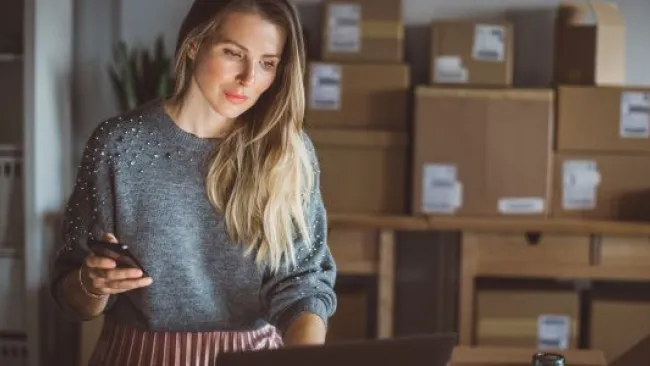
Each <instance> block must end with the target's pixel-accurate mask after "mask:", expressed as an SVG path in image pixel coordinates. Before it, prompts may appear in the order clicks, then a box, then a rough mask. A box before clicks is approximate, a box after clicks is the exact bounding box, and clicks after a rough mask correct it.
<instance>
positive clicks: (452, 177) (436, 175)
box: [422, 164, 463, 214]
mask: <svg viewBox="0 0 650 366" xmlns="http://www.w3.org/2000/svg"><path fill="white" fill-rule="evenodd" d="M422 173H423V174H422V211H423V212H424V213H442V214H451V213H454V212H455V211H456V210H458V208H460V207H461V206H462V195H463V191H462V189H463V187H462V184H461V183H460V182H458V180H457V179H456V174H457V173H456V167H455V166H454V165H449V164H425V165H424V167H423V171H422Z"/></svg>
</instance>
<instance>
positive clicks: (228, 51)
mask: <svg viewBox="0 0 650 366" xmlns="http://www.w3.org/2000/svg"><path fill="white" fill-rule="evenodd" d="M223 52H224V53H225V54H226V55H227V56H230V57H234V58H241V54H240V53H238V52H235V51H233V50H229V49H227V48H226V49H224V50H223Z"/></svg>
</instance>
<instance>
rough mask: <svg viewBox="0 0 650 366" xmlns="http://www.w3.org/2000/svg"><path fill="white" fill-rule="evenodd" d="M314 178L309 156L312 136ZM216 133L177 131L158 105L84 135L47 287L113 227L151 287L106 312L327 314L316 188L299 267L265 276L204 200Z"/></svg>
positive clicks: (223, 320) (229, 319)
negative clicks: (86, 138) (308, 238)
mask: <svg viewBox="0 0 650 366" xmlns="http://www.w3.org/2000/svg"><path fill="white" fill-rule="evenodd" d="M305 142H306V144H307V146H308V148H309V151H310V152H311V153H312V157H313V162H314V167H315V171H316V173H317V175H316V183H318V173H319V170H318V163H317V159H316V155H315V153H314V149H313V145H312V144H311V141H310V140H309V139H308V138H307V137H305ZM218 144H219V140H218V139H201V138H198V137H196V136H195V135H192V134H190V133H187V132H185V131H184V130H182V129H180V128H179V127H178V126H177V125H176V124H175V123H174V122H173V121H172V120H171V119H170V117H169V116H168V115H167V114H166V113H165V111H164V109H163V107H162V103H161V102H160V101H156V102H153V103H149V104H147V105H145V106H143V107H141V108H139V109H138V110H136V111H133V112H130V113H127V114H125V115H122V116H120V117H116V118H112V119H110V120H108V121H105V122H103V123H101V124H100V125H99V126H98V127H97V128H96V129H95V131H94V132H93V134H92V136H91V137H90V139H89V141H88V143H87V145H86V148H85V150H84V152H83V157H82V161H81V165H80V166H79V169H78V172H77V181H76V185H75V187H74V191H73V193H72V195H71V197H70V199H69V201H68V204H67V206H66V211H65V219H64V225H63V237H62V240H63V243H62V246H61V250H59V251H58V253H57V255H56V257H55V260H54V267H53V268H54V271H53V274H52V284H51V288H52V293H53V295H54V298H55V302H56V303H57V305H58V307H59V308H60V309H61V310H62V311H63V312H65V313H66V314H68V315H69V316H71V317H73V318H75V319H78V320H85V319H82V318H80V317H79V315H78V314H75V313H74V312H73V311H72V309H71V308H70V307H69V306H68V305H67V304H66V303H65V300H64V298H63V297H62V294H61V286H60V285H61V282H62V281H61V279H62V278H63V277H64V276H65V275H66V274H67V273H69V272H70V271H73V270H75V269H77V268H79V266H80V264H81V262H82V260H83V258H84V257H85V256H86V255H87V254H88V249H87V246H86V238H88V236H89V235H91V236H95V237H100V235H101V233H102V232H112V233H114V234H115V236H116V237H117V238H118V240H119V241H120V242H122V243H125V244H128V245H129V246H130V247H131V250H132V251H133V252H134V254H135V256H136V257H137V258H138V259H139V261H140V263H141V264H142V266H143V267H144V269H145V270H146V271H147V272H148V274H149V275H150V276H151V277H152V279H153V284H152V285H151V286H149V287H146V288H141V289H136V290H132V291H129V292H125V293H123V294H120V295H114V296H111V298H110V300H109V305H108V307H107V310H106V315H107V316H111V317H113V318H114V319H115V320H116V321H118V322H122V323H127V324H128V325H132V326H135V327H139V328H143V329H146V330H153V331H229V330H232V331H235V330H240V331H241V330H253V329H257V328H259V327H261V326H263V325H266V324H269V323H270V324H272V325H275V326H276V327H277V328H278V329H279V330H280V332H283V331H284V330H286V327H287V325H288V324H290V322H291V321H292V320H293V319H294V318H295V317H296V316H297V315H298V314H300V313H301V312H313V313H315V314H317V315H319V316H320V317H321V318H323V320H325V321H327V319H328V318H329V317H330V316H331V315H332V314H333V313H334V311H335V309H336V295H335V293H334V291H333V286H334V282H335V277H336V266H335V262H334V260H333V258H332V256H331V254H330V252H329V249H328V247H327V240H326V238H327V236H326V235H327V219H326V212H325V208H324V207H323V202H322V200H321V195H320V190H319V188H318V185H316V188H315V189H314V190H313V191H312V197H311V200H310V201H309V202H310V203H309V207H308V210H307V215H308V217H307V223H308V225H309V229H310V231H311V235H312V239H313V240H312V245H311V246H310V247H308V246H307V245H306V243H305V242H304V241H302V240H297V241H296V243H295V246H296V253H297V264H298V265H297V266H296V267H294V268H292V269H291V270H282V271H281V272H279V273H275V274H271V273H270V271H268V270H267V269H264V268H259V267H258V266H257V265H255V263H254V259H253V257H247V256H244V254H243V250H244V249H243V245H238V244H235V243H233V242H232V241H231V239H230V238H229V236H228V235H227V232H226V229H225V224H224V219H223V216H221V215H220V214H219V213H216V212H215V210H214V209H213V207H212V206H211V205H210V203H209V201H208V198H207V195H206V192H205V185H204V177H205V172H206V166H207V161H208V159H209V158H211V157H212V156H213V154H214V152H215V149H217V148H218Z"/></svg>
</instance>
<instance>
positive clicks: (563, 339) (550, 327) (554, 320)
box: [537, 315, 571, 349]
mask: <svg viewBox="0 0 650 366" xmlns="http://www.w3.org/2000/svg"><path fill="white" fill-rule="evenodd" d="M570 338H571V317H569V316H566V315H540V316H539V318H537V347H538V348H539V349H567V348H568V347H569V339H570Z"/></svg>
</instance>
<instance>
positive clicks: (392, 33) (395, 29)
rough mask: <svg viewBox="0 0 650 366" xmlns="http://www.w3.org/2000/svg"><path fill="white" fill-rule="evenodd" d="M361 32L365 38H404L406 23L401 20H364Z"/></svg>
mask: <svg viewBox="0 0 650 366" xmlns="http://www.w3.org/2000/svg"><path fill="white" fill-rule="evenodd" d="M361 34H362V35H363V37H364V38H380V39H385V38H396V39H399V40H402V39H404V25H403V24H402V23H400V22H393V21H381V20H364V21H362V22H361Z"/></svg>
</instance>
